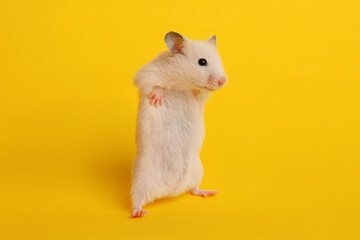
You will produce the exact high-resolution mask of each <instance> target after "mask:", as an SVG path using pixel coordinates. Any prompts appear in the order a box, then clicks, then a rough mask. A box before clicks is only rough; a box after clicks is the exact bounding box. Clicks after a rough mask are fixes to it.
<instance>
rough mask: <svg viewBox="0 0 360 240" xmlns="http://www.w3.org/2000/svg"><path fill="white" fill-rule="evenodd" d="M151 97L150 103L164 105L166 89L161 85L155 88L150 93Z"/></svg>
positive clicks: (155, 105)
mask: <svg viewBox="0 0 360 240" xmlns="http://www.w3.org/2000/svg"><path fill="white" fill-rule="evenodd" d="M149 97H150V105H154V107H157V106H158V105H162V104H163V98H164V89H163V88H161V87H155V88H154V90H153V91H152V92H151V93H150V95H149Z"/></svg>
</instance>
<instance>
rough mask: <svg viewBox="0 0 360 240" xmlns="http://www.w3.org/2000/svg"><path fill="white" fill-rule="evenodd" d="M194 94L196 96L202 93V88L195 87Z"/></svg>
mask: <svg viewBox="0 0 360 240" xmlns="http://www.w3.org/2000/svg"><path fill="white" fill-rule="evenodd" d="M193 94H194V96H195V97H196V96H198V95H199V94H200V90H197V89H194V90H193Z"/></svg>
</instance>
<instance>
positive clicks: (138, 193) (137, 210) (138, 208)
mask: <svg viewBox="0 0 360 240" xmlns="http://www.w3.org/2000/svg"><path fill="white" fill-rule="evenodd" d="M145 191H146V189H136V190H135V189H132V193H131V194H132V199H133V211H132V213H131V215H130V218H138V217H143V216H144V214H147V213H149V212H148V211H145V210H143V209H142V206H143V205H144V204H146V197H145V194H144V193H145Z"/></svg>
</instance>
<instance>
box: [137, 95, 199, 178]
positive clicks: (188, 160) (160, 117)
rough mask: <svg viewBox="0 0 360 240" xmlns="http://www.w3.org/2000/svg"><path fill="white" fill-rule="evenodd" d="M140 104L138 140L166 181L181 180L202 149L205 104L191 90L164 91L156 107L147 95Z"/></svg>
mask: <svg viewBox="0 0 360 240" xmlns="http://www.w3.org/2000/svg"><path fill="white" fill-rule="evenodd" d="M140 105H141V106H140V111H139V119H138V121H139V124H138V128H140V129H138V138H137V139H138V144H139V143H141V144H142V146H143V147H144V148H145V149H143V150H144V151H145V152H147V153H150V154H151V155H152V157H151V160H150V161H151V162H152V164H153V166H154V167H155V168H159V169H162V170H163V171H162V173H163V176H162V177H163V178H165V180H166V181H167V182H169V184H173V183H174V181H182V180H183V179H184V177H186V175H187V174H188V172H189V171H190V170H191V168H192V167H193V164H194V163H193V161H195V159H196V157H197V156H198V155H199V153H200V150H201V146H202V142H203V139H204V123H203V111H204V109H203V108H204V104H203V103H201V102H199V101H198V100H197V99H196V98H195V97H194V96H193V94H192V92H184V91H166V92H165V96H164V104H163V106H160V107H159V106H158V107H156V108H155V107H154V106H152V105H150V104H149V100H148V99H146V98H145V99H142V100H141V104H140ZM140 114H141V116H140ZM141 122H142V123H141ZM142 136H145V138H143V139H140V138H141V137H142ZM149 157H150V156H149Z"/></svg>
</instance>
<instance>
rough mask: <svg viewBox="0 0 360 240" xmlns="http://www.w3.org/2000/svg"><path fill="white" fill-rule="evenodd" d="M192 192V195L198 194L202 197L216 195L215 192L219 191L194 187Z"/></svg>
mask: <svg viewBox="0 0 360 240" xmlns="http://www.w3.org/2000/svg"><path fill="white" fill-rule="evenodd" d="M190 193H191V194H192V195H196V196H200V197H210V196H214V195H215V194H217V193H218V191H216V190H202V189H198V188H196V189H193V190H191V191H190Z"/></svg>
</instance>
